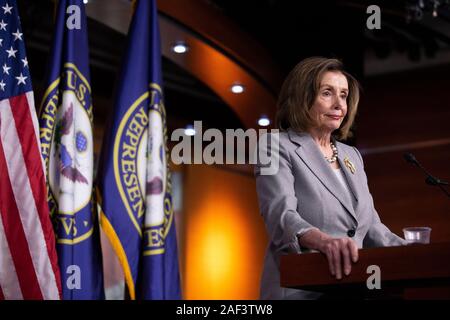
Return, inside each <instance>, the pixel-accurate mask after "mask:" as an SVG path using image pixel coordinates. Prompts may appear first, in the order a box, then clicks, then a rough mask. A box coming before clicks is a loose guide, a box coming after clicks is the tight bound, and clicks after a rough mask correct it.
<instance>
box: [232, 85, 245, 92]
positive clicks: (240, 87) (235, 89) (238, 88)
mask: <svg viewBox="0 0 450 320" xmlns="http://www.w3.org/2000/svg"><path fill="white" fill-rule="evenodd" d="M244 90H245V89H244V86H243V85H242V84H239V83H235V84H233V85H232V86H231V92H233V93H236V94H239V93H242V92H244Z"/></svg>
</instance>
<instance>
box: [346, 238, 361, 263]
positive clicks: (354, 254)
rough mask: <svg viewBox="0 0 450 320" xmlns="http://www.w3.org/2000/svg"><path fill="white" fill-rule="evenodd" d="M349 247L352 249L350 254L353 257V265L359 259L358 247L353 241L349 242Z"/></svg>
mask: <svg viewBox="0 0 450 320" xmlns="http://www.w3.org/2000/svg"><path fill="white" fill-rule="evenodd" d="M348 247H349V249H350V254H351V256H352V261H353V263H355V262H357V261H358V259H359V253H358V246H357V245H356V243H355V242H354V241H352V240H350V241H349V242H348Z"/></svg>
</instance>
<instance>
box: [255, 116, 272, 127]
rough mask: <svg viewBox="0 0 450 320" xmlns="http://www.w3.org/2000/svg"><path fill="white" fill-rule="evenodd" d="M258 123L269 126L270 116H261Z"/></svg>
mask: <svg viewBox="0 0 450 320" xmlns="http://www.w3.org/2000/svg"><path fill="white" fill-rule="evenodd" d="M258 124H259V125H260V126H261V127H267V126H268V125H269V124H270V120H269V118H267V116H261V118H259V120H258Z"/></svg>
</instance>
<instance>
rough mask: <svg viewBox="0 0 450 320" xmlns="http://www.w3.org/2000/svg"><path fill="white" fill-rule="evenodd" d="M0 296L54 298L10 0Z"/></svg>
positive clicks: (2, 49)
mask: <svg viewBox="0 0 450 320" xmlns="http://www.w3.org/2000/svg"><path fill="white" fill-rule="evenodd" d="M0 63H1V65H0V299H59V298H60V292H61V283H60V276H59V269H58V264H57V254H56V249H55V238H54V234H53V228H52V224H51V222H50V216H49V209H48V205H47V191H46V184H45V175H44V169H43V168H44V167H43V161H42V157H41V154H40V141H39V136H38V133H39V130H38V120H37V116H36V110H35V107H34V97H33V91H32V86H31V78H30V71H29V68H28V60H27V57H26V54H25V45H24V38H23V33H22V32H21V28H20V19H19V16H18V10H17V4H16V2H15V0H0Z"/></svg>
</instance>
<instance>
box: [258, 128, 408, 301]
mask: <svg viewBox="0 0 450 320" xmlns="http://www.w3.org/2000/svg"><path fill="white" fill-rule="evenodd" d="M335 145H336V147H337V149H338V161H339V164H340V166H341V168H342V170H343V172H344V173H345V174H344V175H345V178H346V179H347V183H348V186H349V189H350V190H351V193H349V192H348V191H347V190H346V189H345V188H344V187H343V186H342V184H341V183H340V182H339V180H338V178H337V177H336V175H335V173H333V171H332V170H333V168H331V166H330V165H329V164H328V162H327V161H326V160H325V158H324V157H323V155H322V153H321V151H320V149H319V147H318V146H317V145H316V143H315V142H314V140H313V139H312V137H311V135H310V134H309V133H296V132H294V131H293V130H288V131H287V132H280V136H279V170H278V172H277V173H276V174H274V175H263V174H261V167H262V165H261V164H260V163H258V164H256V165H255V176H256V189H257V193H258V200H259V208H260V212H261V214H262V216H263V218H264V222H265V225H266V229H267V232H268V234H269V239H270V240H269V245H268V248H267V251H266V256H265V261H264V269H263V274H262V279H261V292H260V293H261V299H315V298H318V297H319V296H320V295H319V294H318V293H314V292H307V291H301V290H294V289H288V288H282V287H280V272H279V260H280V255H282V254H286V253H302V252H304V248H300V246H299V244H298V240H297V235H300V236H301V235H302V234H304V233H305V232H307V231H309V230H311V229H312V228H318V229H320V230H321V231H323V232H325V233H327V234H328V235H330V236H333V237H349V236H351V237H352V239H353V240H354V241H355V242H356V244H357V245H358V247H359V248H363V247H375V246H395V245H404V244H405V241H404V240H403V239H401V238H400V237H398V236H397V235H395V234H393V233H392V232H391V231H390V230H389V229H388V228H387V227H386V226H385V225H384V224H382V223H381V221H380V218H379V216H378V213H377V211H376V210H375V207H374V204H373V199H372V196H371V194H370V192H369V188H368V185H367V177H366V174H365V172H364V164H363V160H362V157H361V154H360V153H359V151H358V150H357V149H356V148H354V147H351V146H348V145H346V144H343V143H340V142H337V141H335ZM267 149H269V150H268V151H269V152H270V149H271V148H270V147H268V148H267ZM269 154H270V153H269ZM345 159H348V160H349V161H350V162H349V161H344V160H345ZM345 163H347V165H346V164H345ZM352 165H353V166H354V169H355V170H354V172H353V173H352V172H351V170H350V167H351V166H352Z"/></svg>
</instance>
